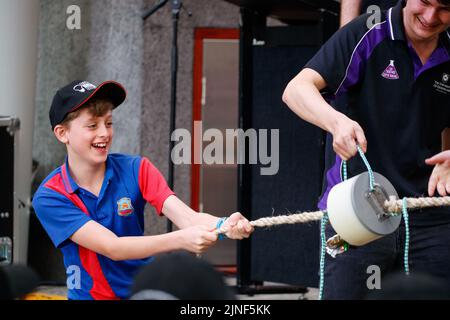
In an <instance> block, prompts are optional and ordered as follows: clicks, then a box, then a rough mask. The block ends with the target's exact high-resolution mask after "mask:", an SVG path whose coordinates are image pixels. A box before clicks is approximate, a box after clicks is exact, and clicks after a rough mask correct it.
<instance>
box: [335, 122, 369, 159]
mask: <svg viewBox="0 0 450 320" xmlns="http://www.w3.org/2000/svg"><path fill="white" fill-rule="evenodd" d="M331 134H332V135H333V149H334V152H336V153H337V154H338V155H339V156H340V157H341V158H342V159H343V160H348V159H350V158H352V157H353V156H354V155H356V153H357V152H358V150H357V148H356V143H358V144H359V146H360V147H361V149H362V151H363V152H364V153H365V152H366V151H367V140H366V137H365V135H364V131H363V129H362V128H361V126H360V125H359V124H358V122H356V121H353V120H351V119H350V118H348V117H347V116H345V115H344V114H339V118H337V119H336V121H335V123H334V126H333V129H332V130H331Z"/></svg>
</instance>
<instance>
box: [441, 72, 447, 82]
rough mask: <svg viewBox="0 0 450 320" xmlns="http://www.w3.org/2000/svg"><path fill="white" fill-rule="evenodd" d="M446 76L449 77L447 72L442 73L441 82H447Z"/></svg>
mask: <svg viewBox="0 0 450 320" xmlns="http://www.w3.org/2000/svg"><path fill="white" fill-rule="evenodd" d="M448 78H449V75H448V73H444V74H442V82H443V83H447V82H448Z"/></svg>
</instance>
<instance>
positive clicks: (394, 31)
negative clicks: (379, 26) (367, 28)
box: [386, 0, 450, 52]
mask: <svg viewBox="0 0 450 320" xmlns="http://www.w3.org/2000/svg"><path fill="white" fill-rule="evenodd" d="M404 6H405V1H404V0H402V1H399V2H398V3H397V4H396V5H395V6H394V7H392V8H390V9H389V10H388V11H387V13H386V15H387V21H388V23H389V37H390V38H391V40H402V41H406V42H408V40H407V38H406V34H405V27H404V25H403V7H404ZM439 45H443V46H444V47H445V48H446V49H447V52H450V31H449V29H447V30H446V31H444V32H442V33H441V34H440V35H439Z"/></svg>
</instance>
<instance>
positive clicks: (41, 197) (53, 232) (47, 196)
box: [33, 187, 91, 248]
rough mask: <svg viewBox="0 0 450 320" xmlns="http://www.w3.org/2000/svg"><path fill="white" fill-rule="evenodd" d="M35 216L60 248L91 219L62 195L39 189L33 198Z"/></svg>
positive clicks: (46, 189) (42, 188) (43, 188)
mask: <svg viewBox="0 0 450 320" xmlns="http://www.w3.org/2000/svg"><path fill="white" fill-rule="evenodd" d="M33 208H34V211H35V212H36V215H37V217H38V219H39V221H40V222H41V224H42V226H43V227H44V229H45V231H46V232H47V234H48V235H49V237H50V239H51V240H52V242H53V244H54V245H55V247H58V248H59V247H60V246H61V245H62V244H63V243H64V242H65V241H66V240H68V239H69V238H70V237H71V236H72V235H73V234H74V233H75V232H76V231H77V230H78V229H79V228H81V227H82V226H83V225H84V224H85V223H86V222H88V221H90V220H91V218H90V217H89V216H88V215H87V214H85V213H84V212H83V211H81V209H79V208H78V207H77V206H75V204H73V203H72V202H71V201H70V200H69V199H67V197H65V196H64V195H62V194H60V193H58V192H56V191H54V190H51V189H48V188H46V187H41V188H40V189H39V190H38V192H36V194H35V196H34V198H33Z"/></svg>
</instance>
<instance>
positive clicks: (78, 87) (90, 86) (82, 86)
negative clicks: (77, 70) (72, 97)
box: [73, 81, 97, 92]
mask: <svg viewBox="0 0 450 320" xmlns="http://www.w3.org/2000/svg"><path fill="white" fill-rule="evenodd" d="M95 88H97V87H96V86H94V85H93V84H92V83H90V82H87V81H83V82H80V83H79V84H77V85H76V86H75V87H73V90H75V91H78V92H85V91H86V90H94V89H95Z"/></svg>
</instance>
